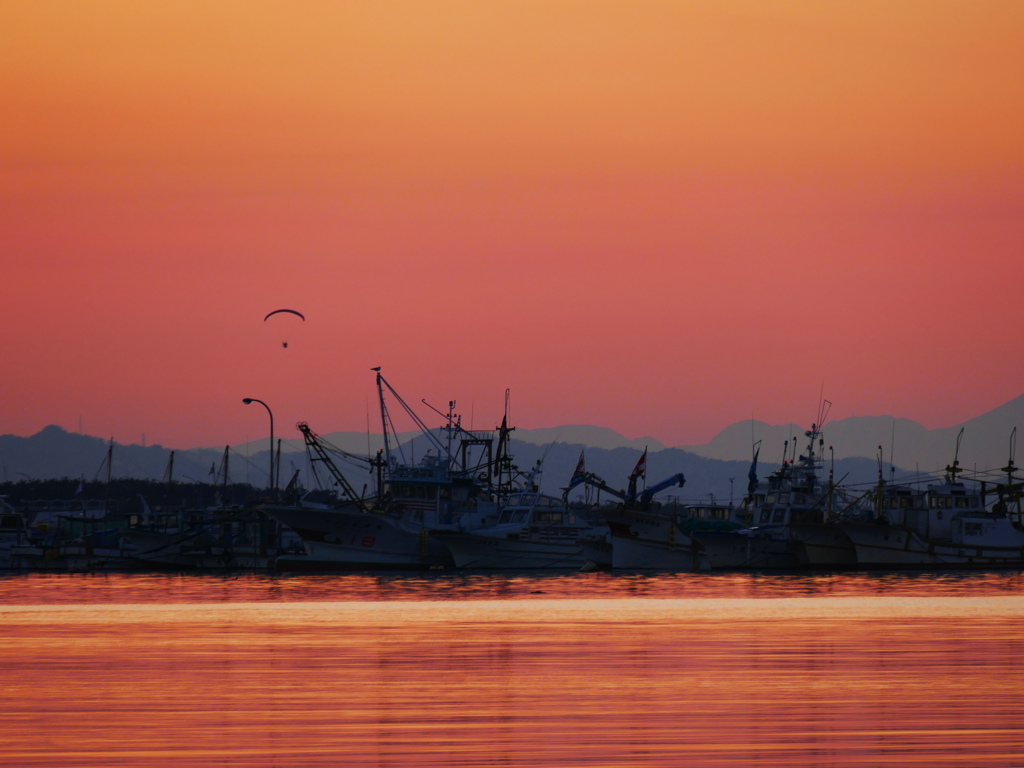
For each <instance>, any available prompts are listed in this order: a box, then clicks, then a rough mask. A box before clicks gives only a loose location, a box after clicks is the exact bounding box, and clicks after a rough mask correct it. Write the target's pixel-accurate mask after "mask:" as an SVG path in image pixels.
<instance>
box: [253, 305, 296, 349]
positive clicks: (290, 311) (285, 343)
mask: <svg viewBox="0 0 1024 768" xmlns="http://www.w3.org/2000/svg"><path fill="white" fill-rule="evenodd" d="M281 313H284V314H290V315H296V316H297V317H299V318H300V319H301V320H302V322H306V316H305V315H303V314H302V313H301V312H296V311H295V310H294V309H275V310H274V311H273V312H269V313H267V316H266V317H264V318H263V322H264V323H265V322H267V320H269V319H270V318H272V317H273V316H274V315H279V314H281ZM281 346H282V347H283V348H284V349H288V341H287V340H282V341H281Z"/></svg>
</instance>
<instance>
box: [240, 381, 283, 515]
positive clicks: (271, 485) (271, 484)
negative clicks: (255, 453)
mask: <svg viewBox="0 0 1024 768" xmlns="http://www.w3.org/2000/svg"><path fill="white" fill-rule="evenodd" d="M242 402H243V403H245V404H246V405H249V404H250V403H259V404H260V405H262V406H263V407H264V408H266V409H267V414H268V415H269V416H270V478H269V479H268V481H267V487H268V488H269V489H270V491H271V493H272V494H273V495H275V496H276V495H277V489H276V488H275V487H274V414H273V413H272V412H271V410H270V406H269V405H267V404H266V403H264V402H263V401H262V400H257V399H256V398H255V397H243V398H242Z"/></svg>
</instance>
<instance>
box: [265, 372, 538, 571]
mask: <svg viewBox="0 0 1024 768" xmlns="http://www.w3.org/2000/svg"><path fill="white" fill-rule="evenodd" d="M374 370H375V371H376V373H377V377H376V382H377V391H378V396H379V400H380V409H381V421H382V425H383V432H384V448H383V449H382V450H381V451H380V452H378V454H377V455H376V456H374V457H372V458H371V457H354V456H352V455H351V454H345V453H344V452H343V451H339V450H338V449H335V448H333V447H332V446H330V445H329V443H327V441H326V440H324V439H323V438H322V437H320V436H319V435H317V434H316V433H314V432H313V431H312V430H311V429H310V428H309V427H308V425H306V424H299V430H300V431H301V432H302V434H303V438H304V440H305V443H306V447H307V452H308V453H309V456H310V459H311V466H313V467H314V471H315V472H316V471H318V468H319V471H320V472H325V473H326V476H328V477H329V478H330V479H331V480H332V481H333V483H334V484H335V485H336V486H337V487H339V488H341V489H342V495H341V497H340V498H339V500H338V501H337V502H336V503H334V504H324V503H307V502H304V501H302V500H301V499H300V500H297V501H295V502H294V503H290V504H265V505H262V506H261V507H260V509H261V511H262V512H264V513H265V514H267V515H269V516H270V517H271V518H273V519H275V520H277V521H279V522H280V523H282V524H283V525H285V526H287V527H288V528H290V529H291V530H293V531H294V532H295V533H296V534H298V536H299V537H300V538H301V540H302V544H303V547H304V550H305V554H303V555H285V556H281V557H279V558H277V561H276V564H275V567H276V569H277V570H278V571H333V570H370V569H383V570H429V569H439V568H451V567H454V565H455V562H454V560H453V558H452V555H451V553H450V551H449V549H448V548H447V547H446V546H445V545H444V544H443V543H442V542H441V541H440V540H439V539H438V538H437V537H436V536H435V535H433V534H434V533H435V532H437V531H455V530H469V529H474V528H478V527H482V526H485V525H489V524H494V523H496V522H497V520H498V513H499V511H500V509H501V504H500V500H501V499H503V498H507V496H508V495H509V494H510V493H511V491H512V489H513V487H514V482H515V477H516V476H517V474H518V470H517V469H516V468H515V467H514V466H513V465H512V463H511V456H510V455H509V453H508V444H509V433H510V432H511V431H512V428H510V427H509V426H508V392H507V391H506V393H505V397H506V413H505V418H504V419H503V420H502V426H501V427H500V428H499V429H498V430H497V432H498V434H497V436H495V433H494V432H493V431H470V430H465V429H463V428H462V426H461V419H460V418H458V416H457V415H456V414H455V412H454V407H455V402H454V401H451V402H450V403H449V407H448V413H447V414H443V413H442V414H441V415H443V416H445V418H446V424H445V426H443V427H441V428H440V430H438V434H434V432H433V431H432V430H431V429H429V428H428V427H427V425H426V424H425V423H424V422H423V420H422V419H421V418H420V417H419V416H418V415H417V414H416V413H415V411H414V410H413V409H412V408H410V407H409V405H408V404H407V403H406V402H405V401H404V400H403V399H402V397H401V396H400V395H399V394H398V393H397V392H396V391H395V390H394V388H393V387H392V386H391V385H390V384H389V383H388V382H387V380H386V379H385V378H384V377H383V376H382V375H381V373H380V369H374ZM385 391H386V392H387V393H388V395H389V396H390V397H392V398H393V399H394V400H395V401H396V402H397V403H398V404H399V405H400V406H401V407H402V408H403V409H404V410H405V412H406V413H407V414H408V415H409V416H410V418H412V420H413V421H414V422H415V423H416V424H417V426H418V427H419V428H420V431H421V432H422V434H423V435H424V436H426V438H427V440H428V442H429V444H430V446H431V447H430V449H429V450H427V452H426V453H425V455H423V456H422V458H421V459H420V460H419V461H416V462H413V461H411V460H408V459H406V457H405V452H404V450H403V449H402V447H401V446H400V445H398V443H397V439H394V440H393V438H394V435H393V434H392V433H393V427H392V420H391V416H390V414H389V411H388V406H387V401H386V398H385ZM438 413H441V412H440V411H438ZM496 437H497V441H498V443H497V447H496V448H495V446H494V441H495V438H496ZM342 454H343V455H344V456H345V457H346V458H347V459H348V460H352V461H356V462H358V463H359V465H360V466H362V467H363V468H364V471H365V470H371V471H374V472H375V473H376V478H377V488H378V491H377V492H376V493H373V494H370V495H364V494H361V493H358V492H357V491H356V490H355V488H354V487H353V486H352V485H351V483H349V481H348V480H347V479H346V477H345V475H344V474H343V473H342V472H341V471H340V469H339V468H338V467H337V464H336V463H335V461H334V460H333V458H332V456H338V455H342ZM321 482H322V481H321Z"/></svg>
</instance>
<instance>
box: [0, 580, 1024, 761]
mask: <svg viewBox="0 0 1024 768" xmlns="http://www.w3.org/2000/svg"><path fill="white" fill-rule="evenodd" d="M1020 587H1021V581H1020V578H1019V575H1018V574H1006V575H1003V574H974V575H970V576H964V577H948V576H945V577H944V576H924V577H922V576H918V577H911V576H891V577H868V576H864V575H859V574H851V575H846V576H828V577H800V576H793V577H788V576H787V577H765V576H760V577H757V576H732V577H728V578H710V577H694V578H684V577H676V576H662V577H642V578H639V577H638V578H632V577H619V576H609V575H605V574H598V575H593V574H591V575H588V576H585V577H583V576H575V575H573V576H548V577H540V578H535V577H515V576H494V577H472V578H464V577H458V578H453V577H445V578H437V579H429V578H418V577H417V578H407V579H401V578H394V577H391V578H380V577H365V576H346V577H303V578H301V579H272V578H268V577H255V576H254V577H243V578H237V579H225V578H217V577H201V576H188V577H186V576H181V577H179V576H104V577H82V576H80V577H54V576H32V577H29V576H19V577H11V578H8V579H3V580H0V613H2V619H3V622H4V627H5V629H4V633H3V636H2V639H0V659H2V663H3V670H4V678H5V686H4V696H3V699H2V702H3V703H2V705H0V707H2V709H0V718H2V722H3V725H2V726H0V755H2V757H3V759H2V762H3V764H4V765H14V766H22V765H25V766H27V765H40V766H41V765H66V766H87V765H88V766H95V765H110V764H112V763H117V764H120V765H140V766H142V765H145V766H156V765H170V764H173V765H225V766H250V765H251V766H293V765H299V766H314V765H315V766H328V765H339V764H345V765H359V766H362V765H367V766H368V765H373V766H422V765H428V766H477V765H499V766H527V765H556V766H557V765H563V766H570V765H572V766H578V765H587V766H594V765H599V766H678V765H688V766H740V765H757V766H823V765H824V766H864V765H878V766H882V765H894V764H903V765H951V766H967V765H978V766H981V765H985V766H1000V765H1002V766H1011V765H1020V764H1021V762H1022V758H1021V756H1022V755H1024V715H1022V714H1021V713H1022V712H1024V706H1022V705H1024V685H1022V683H1024V674H1022V673H1021V671H1020V663H1021V661H1022V660H1024V639H1022V637H1021V635H1022V632H1021V629H1022V628H1024V589H1021V588H1020Z"/></svg>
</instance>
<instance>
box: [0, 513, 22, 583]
mask: <svg viewBox="0 0 1024 768" xmlns="http://www.w3.org/2000/svg"><path fill="white" fill-rule="evenodd" d="M28 543H29V529H28V524H27V523H26V521H25V516H24V515H23V514H22V513H21V512H19V511H18V510H16V509H15V508H14V507H13V506H11V505H10V504H9V503H8V502H7V497H6V496H0V570H7V569H9V568H11V566H12V565H13V555H12V551H13V549H14V548H15V547H23V546H26V545H27V544H28Z"/></svg>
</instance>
